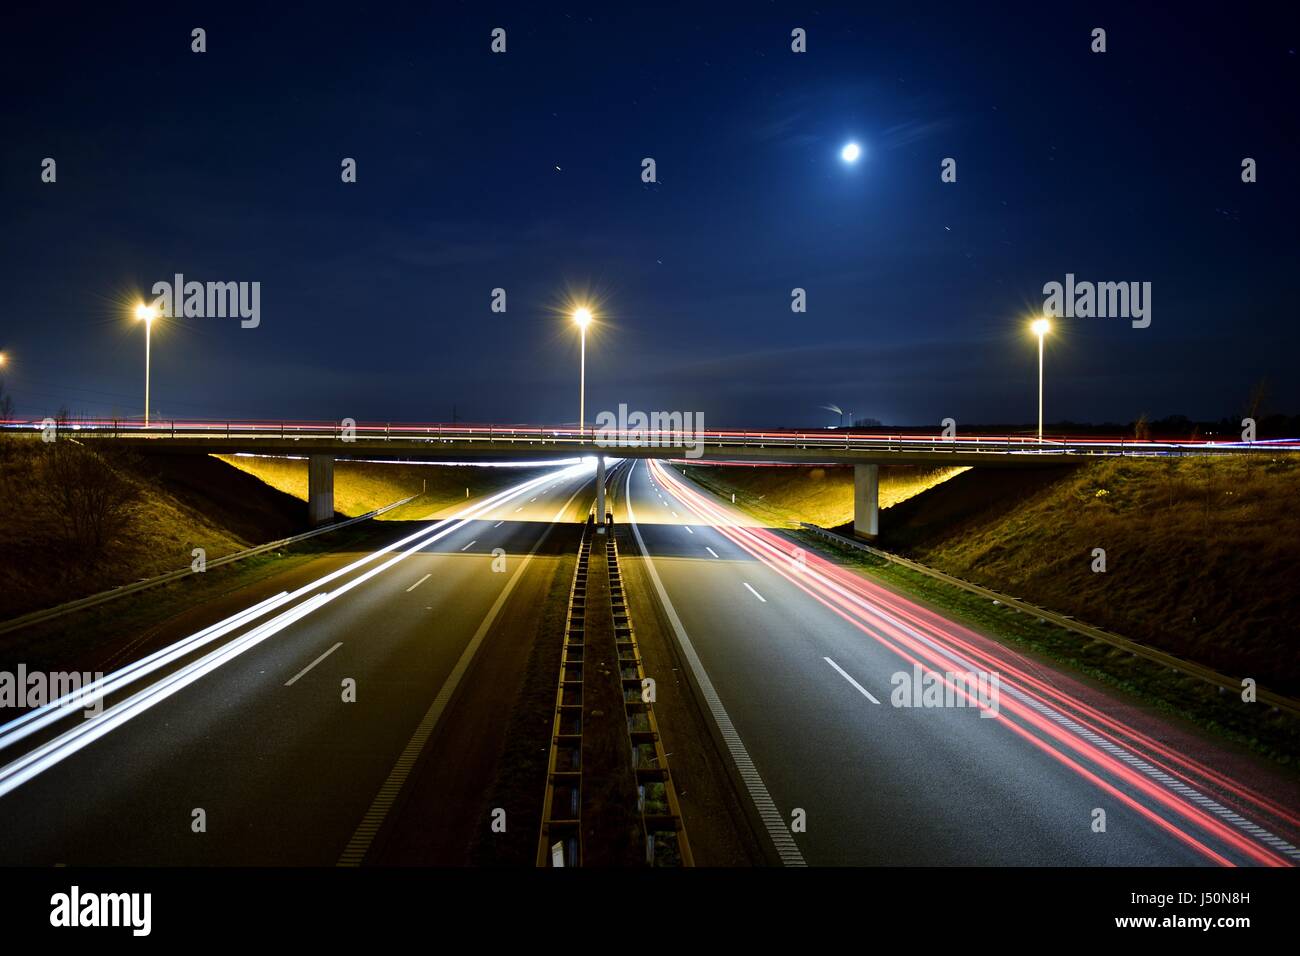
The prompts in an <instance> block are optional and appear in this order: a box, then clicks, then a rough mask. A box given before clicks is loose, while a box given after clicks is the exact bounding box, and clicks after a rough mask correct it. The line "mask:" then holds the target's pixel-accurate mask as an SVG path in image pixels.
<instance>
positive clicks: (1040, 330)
mask: <svg viewBox="0 0 1300 956" xmlns="http://www.w3.org/2000/svg"><path fill="white" fill-rule="evenodd" d="M1029 328H1030V330H1031V331H1032V332H1033V333H1034V334H1035V335H1037V336H1038V440H1039V442H1040V443H1041V442H1042V440H1043V339H1045V338H1047V333H1048V332H1050V331H1052V323H1051V322H1049V321H1048V320H1047V319H1045V318H1044V319H1034V321H1033V323H1032V324H1031V325H1030V326H1029Z"/></svg>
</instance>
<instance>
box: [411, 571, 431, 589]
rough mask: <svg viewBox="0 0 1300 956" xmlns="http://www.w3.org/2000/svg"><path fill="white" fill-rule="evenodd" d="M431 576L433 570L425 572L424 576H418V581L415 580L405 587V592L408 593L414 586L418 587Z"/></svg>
mask: <svg viewBox="0 0 1300 956" xmlns="http://www.w3.org/2000/svg"><path fill="white" fill-rule="evenodd" d="M431 577H433V572H430V573H428V574H426V575H425V576H424V577H422V578H420V580H418V581H416V582H415V583H414V584H412V585H411V586H410V587H409V588H407V589H406V593H407V594H410V593H411V592H412V591H414V590H415V589H416V588H418V587H419V586H420V585H421V584H423V583H424V582H425V581H427V580H429V578H431Z"/></svg>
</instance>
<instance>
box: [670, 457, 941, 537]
mask: <svg viewBox="0 0 1300 956" xmlns="http://www.w3.org/2000/svg"><path fill="white" fill-rule="evenodd" d="M963 471H966V469H965V468H924V467H912V466H895V465H885V466H883V467H881V469H880V506H881V507H882V508H888V507H890V506H891V505H894V504H897V503H899V502H901V501H906V500H907V499H908V498H911V497H913V496H915V495H918V494H920V493H921V492H923V491H925V490H926V489H928V488H932V487H934V486H935V485H937V484H939V483H940V482H943V481H946V480H948V479H949V478H952V477H954V476H956V475H959V474H961V473H962V472H963ZM685 472H686V475H687V476H688V477H690V478H691V479H692V480H693V481H695V482H697V483H699V484H701V485H703V486H704V487H706V488H708V489H709V490H710V491H713V492H714V493H715V494H718V495H721V496H722V497H724V498H727V499H730V497H731V495H732V494H735V496H736V504H737V505H739V506H740V507H742V508H744V509H745V510H746V511H748V512H749V513H750V514H752V515H754V517H756V518H759V519H760V520H762V521H764V522H767V523H769V524H772V525H774V526H784V525H792V524H798V523H799V522H800V521H807V522H809V523H811V524H817V525H821V526H822V527H824V528H833V527H835V526H837V525H841V524H844V523H845V522H848V523H850V524H851V523H852V522H853V468H852V467H830V468H824V467H805V466H802V465H794V466H776V465H772V466H748V465H746V466H738V465H688V466H687V467H686V469H685Z"/></svg>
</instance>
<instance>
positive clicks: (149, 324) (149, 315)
mask: <svg viewBox="0 0 1300 956" xmlns="http://www.w3.org/2000/svg"><path fill="white" fill-rule="evenodd" d="M135 317H136V318H137V319H140V320H142V321H143V322H144V426H145V428H148V427H149V344H150V339H151V338H152V337H153V336H152V332H153V320H154V319H156V318H158V310H157V309H155V308H154V307H153V306H151V305H145V304H144V303H143V302H142V303H140V304H139V305H137V306H136V307H135Z"/></svg>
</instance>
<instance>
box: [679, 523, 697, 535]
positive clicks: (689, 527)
mask: <svg viewBox="0 0 1300 956" xmlns="http://www.w3.org/2000/svg"><path fill="white" fill-rule="evenodd" d="M682 527H683V528H685V529H686V531H687V533H688V534H695V532H694V531H692V530H691V526H690V525H688V524H684V525H682Z"/></svg>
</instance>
